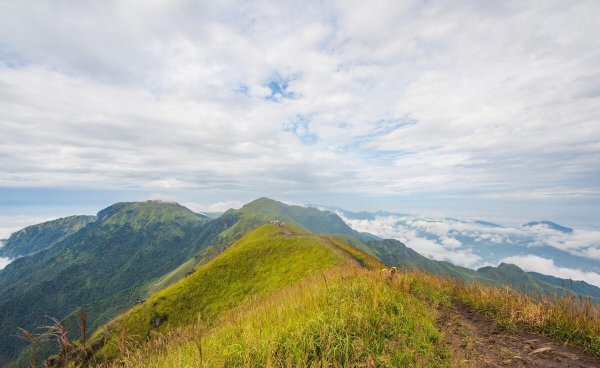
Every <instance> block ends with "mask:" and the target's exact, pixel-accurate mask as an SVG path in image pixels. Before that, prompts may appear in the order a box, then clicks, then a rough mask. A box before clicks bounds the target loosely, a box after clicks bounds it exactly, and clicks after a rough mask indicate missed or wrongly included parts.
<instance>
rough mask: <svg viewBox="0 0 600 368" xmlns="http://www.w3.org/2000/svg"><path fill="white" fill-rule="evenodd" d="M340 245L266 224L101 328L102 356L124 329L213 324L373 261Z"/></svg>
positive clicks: (111, 352) (141, 335) (137, 336)
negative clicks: (273, 295)
mask: <svg viewBox="0 0 600 368" xmlns="http://www.w3.org/2000/svg"><path fill="white" fill-rule="evenodd" d="M336 243H337V240H335V239H334V240H333V241H332V240H330V239H329V238H326V237H322V236H317V235H313V234H305V233H303V232H302V231H301V230H300V229H297V228H296V229H294V228H293V227H291V226H289V225H288V226H286V227H280V226H278V225H263V226H261V227H259V228H258V229H256V230H254V231H252V232H251V233H249V234H248V235H246V236H244V237H243V238H242V239H240V240H239V241H237V242H236V243H234V244H233V245H232V246H231V247H229V248H228V249H227V250H226V251H225V252H223V253H222V254H221V255H219V256H218V257H217V258H215V259H214V260H213V261H211V262H209V263H208V264H206V265H204V266H202V267H200V268H199V269H198V270H196V271H195V272H194V273H192V274H191V275H189V276H188V277H186V278H185V279H183V280H181V281H179V282H178V283H175V284H174V285H172V286H170V287H168V288H166V289H164V290H162V291H160V292H158V293H157V294H155V295H154V296H152V297H151V298H149V299H148V300H146V301H145V302H144V303H143V304H141V305H139V306H136V307H134V308H133V309H132V310H130V311H129V312H127V313H126V314H125V315H124V316H122V317H120V318H118V319H117V320H115V321H113V322H111V323H110V324H108V325H107V326H106V327H105V328H103V329H102V330H100V331H99V332H98V333H97V334H96V339H97V340H101V341H102V346H103V348H102V349H101V350H100V351H99V352H98V353H97V357H98V358H99V359H105V358H109V357H113V356H115V355H116V353H117V350H118V340H119V338H120V334H121V332H122V331H125V333H126V335H127V336H128V337H129V338H130V341H136V342H141V341H144V340H145V339H146V338H147V337H148V336H151V335H152V334H155V333H165V332H166V331H168V330H171V329H173V328H176V327H180V326H185V325H189V324H193V323H194V322H195V321H196V320H197V319H198V318H201V320H202V321H203V322H204V323H207V324H210V323H211V322H212V321H214V320H215V319H216V318H217V317H218V316H220V315H221V314H223V313H224V312H225V311H228V310H231V309H232V308H235V307H237V306H239V305H241V304H243V303H244V302H246V301H247V300H249V299H250V298H256V297H259V296H261V295H266V294H267V293H268V292H271V291H274V290H278V289H280V288H282V287H284V286H286V285H290V284H292V283H294V282H297V281H299V280H301V279H303V278H305V277H307V276H308V275H310V274H314V273H316V272H317V273H318V272H320V271H323V270H326V269H329V268H331V267H335V266H341V265H349V263H350V262H359V260H360V261H363V262H367V261H366V260H367V259H369V256H368V255H366V254H363V253H362V252H360V251H355V252H354V249H352V251H353V253H350V252H349V250H350V248H344V245H345V244H344V243H343V242H339V245H336ZM369 260H371V259H369ZM373 262H376V261H374V260H373ZM378 265H380V264H378Z"/></svg>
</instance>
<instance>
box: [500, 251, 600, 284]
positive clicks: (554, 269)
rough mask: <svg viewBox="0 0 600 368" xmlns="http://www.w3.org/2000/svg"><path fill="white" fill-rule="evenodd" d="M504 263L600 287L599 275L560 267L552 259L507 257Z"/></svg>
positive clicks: (528, 256) (529, 256) (533, 256)
mask: <svg viewBox="0 0 600 368" xmlns="http://www.w3.org/2000/svg"><path fill="white" fill-rule="evenodd" d="M502 262H504V263H512V264H515V265H517V266H519V267H521V268H522V269H524V270H525V271H533V272H538V273H542V274H545V275H552V276H555V277H559V278H563V279H572V280H578V281H579V280H580V281H585V282H588V283H590V284H593V285H596V286H599V287H600V274H599V273H596V272H587V271H582V270H579V269H573V268H565V267H558V266H556V264H555V263H554V261H553V260H552V259H547V258H542V257H538V256H535V255H526V256H512V257H506V258H504V259H503V260H502Z"/></svg>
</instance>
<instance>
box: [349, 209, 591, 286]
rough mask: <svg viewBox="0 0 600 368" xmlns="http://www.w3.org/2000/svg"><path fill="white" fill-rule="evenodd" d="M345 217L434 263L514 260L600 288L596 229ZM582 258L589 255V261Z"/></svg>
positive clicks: (471, 264) (410, 217)
mask: <svg viewBox="0 0 600 368" xmlns="http://www.w3.org/2000/svg"><path fill="white" fill-rule="evenodd" d="M340 216H341V217H342V219H343V220H344V221H346V222H347V223H348V224H349V225H350V226H351V227H352V228H354V229H355V230H358V231H366V232H370V233H372V234H375V235H378V236H381V237H384V238H394V239H398V240H400V241H401V242H403V243H405V244H406V245H407V246H408V247H410V248H412V249H414V250H416V251H417V252H419V253H421V254H423V255H425V256H427V257H429V258H432V259H435V260H446V261H450V262H452V263H454V264H457V265H460V266H464V267H469V268H473V269H475V268H478V267H482V266H484V265H491V264H497V263H498V262H499V261H507V260H508V261H514V262H512V263H515V264H517V265H519V266H521V265H522V264H524V263H523V262H525V261H529V262H530V264H529V265H528V267H537V268H531V270H533V271H537V272H540V273H543V274H549V275H553V276H557V277H563V278H564V277H567V278H568V277H572V278H574V279H581V280H585V281H588V282H593V283H595V284H596V285H598V279H596V277H597V276H599V275H600V274H598V273H596V272H594V271H592V269H594V270H600V262H598V261H600V232H597V231H589V230H580V229H574V230H573V231H572V232H570V233H564V232H560V231H557V230H554V229H552V228H550V227H548V226H547V225H534V226H527V227H490V226H485V225H482V224H478V223H475V222H468V221H461V220H454V219H447V218H429V217H421V216H414V215H404V216H397V215H389V216H377V217H375V218H373V219H367V220H357V219H350V218H347V217H345V216H344V215H343V214H341V213H340ZM542 246H550V247H553V248H555V249H558V250H560V251H563V253H558V254H559V256H557V255H556V254H557V253H556V251H554V252H551V253H548V251H547V248H542ZM515 253H517V254H523V253H526V254H527V253H528V254H529V255H527V256H522V255H519V256H514V257H509V258H505V257H506V256H507V254H515ZM547 254H553V255H554V256H555V257H557V259H555V260H552V259H549V258H547V257H548V256H547ZM542 255H544V256H545V257H542ZM580 257H584V258H585V261H583V260H582V258H580ZM501 258H504V259H501ZM559 258H560V259H559ZM517 262H522V263H517ZM544 262H545V263H544ZM548 262H553V263H552V266H553V267H547V268H546V269H544V267H546V266H548ZM554 262H556V264H555V263H554ZM565 262H566V263H567V264H569V265H570V266H571V265H581V267H583V268H588V270H589V271H582V270H576V269H572V268H568V267H562V266H561V264H563V263H565ZM566 275H571V276H566Z"/></svg>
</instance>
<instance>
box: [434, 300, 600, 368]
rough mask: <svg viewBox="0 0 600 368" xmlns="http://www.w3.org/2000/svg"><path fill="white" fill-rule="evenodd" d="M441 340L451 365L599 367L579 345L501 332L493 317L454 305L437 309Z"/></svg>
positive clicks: (528, 334) (597, 361) (597, 360)
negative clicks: (451, 353)
mask: <svg viewBox="0 0 600 368" xmlns="http://www.w3.org/2000/svg"><path fill="white" fill-rule="evenodd" d="M438 323H439V326H440V328H441V329H442V331H443V333H444V337H445V340H446V341H447V342H448V343H449V345H450V346H451V348H452V350H453V351H454V359H455V361H454V364H453V366H455V367H469V368H470V367H550V368H566V367H569V368H576V367H577V368H583V367H585V368H588V367H596V368H598V367H600V359H599V358H597V357H595V356H593V355H591V354H588V353H585V352H583V351H582V350H581V349H579V348H576V347H573V346H570V345H565V344H561V343H558V342H556V341H554V340H552V339H550V338H548V337H546V336H542V335H537V334H533V333H528V332H502V331H500V330H499V329H498V328H497V327H496V324H495V322H494V321H492V320H490V319H487V318H486V317H484V316H482V315H480V314H478V313H476V312H473V311H471V310H469V309H468V308H466V307H463V306H460V305H456V306H454V307H453V308H446V309H443V310H441V311H440V315H439V318H438Z"/></svg>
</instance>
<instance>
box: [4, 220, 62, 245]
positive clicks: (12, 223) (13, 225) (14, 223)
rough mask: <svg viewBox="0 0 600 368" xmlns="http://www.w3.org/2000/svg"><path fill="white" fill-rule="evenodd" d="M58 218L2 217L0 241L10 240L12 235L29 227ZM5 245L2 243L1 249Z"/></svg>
mask: <svg viewBox="0 0 600 368" xmlns="http://www.w3.org/2000/svg"><path fill="white" fill-rule="evenodd" d="M56 218H58V217H57V216H29V215H12V216H6V215H0V239H8V237H10V235H11V234H12V233H14V232H15V231H18V230H21V229H23V228H25V227H27V226H30V225H35V224H39V223H42V222H45V221H50V220H54V219H56ZM3 245H4V244H3V243H2V242H0V247H2V246H3Z"/></svg>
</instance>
